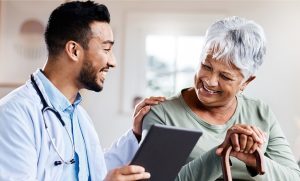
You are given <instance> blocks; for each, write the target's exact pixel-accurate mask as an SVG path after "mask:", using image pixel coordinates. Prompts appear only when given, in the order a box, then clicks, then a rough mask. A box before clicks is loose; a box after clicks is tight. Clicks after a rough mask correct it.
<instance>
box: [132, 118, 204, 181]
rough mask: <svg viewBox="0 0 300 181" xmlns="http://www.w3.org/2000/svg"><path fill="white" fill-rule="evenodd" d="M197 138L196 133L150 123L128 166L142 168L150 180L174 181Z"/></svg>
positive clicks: (198, 133)
mask: <svg viewBox="0 0 300 181" xmlns="http://www.w3.org/2000/svg"><path fill="white" fill-rule="evenodd" d="M201 135H202V132H201V131H199V130H190V129H183V128H176V127H171V126H163V125H156V124H154V125H152V126H151V128H150V130H149V132H148V134H147V135H146V137H145V139H144V141H143V142H142V144H141V146H140V148H139V149H138V151H137V152H136V154H135V156H134V158H133V159H132V161H131V163H130V164H131V165H140V166H143V167H144V168H145V169H146V171H147V172H149V173H150V174H151V178H150V181H174V179H175V178H176V176H177V174H178V172H179V171H180V169H181V167H182V166H183V165H184V164H185V162H186V160H187V157H188V156H189V154H190V153H191V151H192V149H193V148H194V146H195V144H196V143H197V141H198V139H199V138H200V136H201Z"/></svg>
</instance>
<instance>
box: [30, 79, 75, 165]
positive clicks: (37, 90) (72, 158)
mask: <svg viewBox="0 0 300 181" xmlns="http://www.w3.org/2000/svg"><path fill="white" fill-rule="evenodd" d="M30 79H31V82H32V85H33V88H34V89H35V90H36V92H37V94H38V96H39V98H40V100H41V102H42V104H43V108H42V110H41V112H42V116H43V121H44V125H45V129H46V132H47V135H48V137H49V139H50V142H51V144H52V146H53V148H54V150H55V152H56V153H57V155H58V156H59V158H60V160H61V161H55V162H54V165H55V166H57V165H60V164H62V163H64V164H73V163H75V160H74V154H75V144H74V142H73V139H72V137H71V134H70V133H69V131H68V130H67V128H66V126H65V122H64V121H63V120H62V117H61V115H60V114H59V112H58V111H57V110H55V109H54V108H51V107H50V106H49V105H48V103H47V102H46V100H45V98H44V96H43V94H42V92H41V90H40V89H39V87H38V85H37V83H36V81H35V80H34V76H33V75H32V74H31V76H30ZM46 111H50V112H52V113H53V114H54V115H55V116H56V117H57V119H58V120H59V121H60V123H61V125H62V126H63V127H64V129H65V131H66V132H67V134H68V137H69V140H70V142H71V144H72V150H73V151H72V156H71V159H70V160H69V161H65V159H63V157H62V155H61V154H60V153H59V151H58V148H57V146H56V145H55V143H54V141H53V139H52V137H51V135H50V133H49V130H48V125H47V123H46V118H45V114H46Z"/></svg>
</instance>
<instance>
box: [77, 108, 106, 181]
mask: <svg viewBox="0 0 300 181" xmlns="http://www.w3.org/2000/svg"><path fill="white" fill-rule="evenodd" d="M79 110H80V112H81V113H80V114H79V116H78V118H79V119H78V122H79V126H80V128H81V132H82V135H83V139H84V142H85V145H86V152H87V157H88V164H89V170H90V177H91V180H103V179H104V178H105V175H106V172H107V171H106V170H107V168H106V165H105V160H104V155H103V152H102V148H101V145H100V142H99V139H98V135H97V133H96V131H95V129H94V126H93V124H92V121H91V120H89V117H88V115H87V114H86V113H85V111H83V110H82V108H79ZM87 118H88V119H87Z"/></svg>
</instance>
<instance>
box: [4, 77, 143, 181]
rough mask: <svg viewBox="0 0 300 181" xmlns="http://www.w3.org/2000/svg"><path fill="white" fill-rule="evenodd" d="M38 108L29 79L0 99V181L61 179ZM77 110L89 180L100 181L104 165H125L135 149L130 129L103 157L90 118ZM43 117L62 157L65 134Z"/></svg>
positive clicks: (52, 117) (39, 101)
mask: <svg viewBox="0 0 300 181" xmlns="http://www.w3.org/2000/svg"><path fill="white" fill-rule="evenodd" d="M35 74H36V73H35ZM35 80H36V82H37V84H38V86H39V88H40V90H41V91H42V93H43V96H44V97H45V99H46V101H47V102H49V98H48V97H47V95H46V94H45V92H44V89H43V86H42V83H41V82H40V80H39V79H38V78H37V77H36V76H35ZM48 104H49V103H48ZM49 105H50V104H49ZM42 107H43V106H42V103H41V100H40V98H39V96H38V95H37V93H36V90H35V89H34V88H33V86H32V84H31V81H30V80H29V81H28V82H27V83H26V84H25V85H23V86H21V87H20V88H18V89H17V90H15V91H14V92H12V93H11V94H9V95H8V96H6V97H5V98H3V99H1V100H0V180H1V181H2V180H46V181H48V180H49V181H50V180H51V181H55V180H60V179H61V176H62V172H63V169H62V167H63V166H64V164H61V165H59V166H54V164H53V163H54V161H56V160H60V159H59V157H58V155H57V153H56V151H55V150H54V148H53V146H52V145H51V143H50V139H49V137H48V135H47V132H46V129H45V126H44V121H43V117H42V113H41V109H42ZM78 110H79V112H80V113H81V114H78V115H81V117H79V118H78V120H79V124H80V127H81V130H82V135H83V138H84V140H85V144H86V151H87V157H88V165H89V171H90V177H91V180H95V181H99V180H103V179H104V178H105V175H106V173H107V166H106V163H105V162H107V164H108V167H109V169H112V168H114V167H117V166H121V165H124V164H127V163H128V162H129V161H130V160H131V159H132V157H133V155H134V154H135V152H136V150H137V149H138V142H137V140H136V139H135V137H134V135H133V133H132V131H131V130H130V131H128V132H127V133H126V134H125V135H124V136H123V137H121V138H120V140H118V141H117V142H116V143H115V144H114V145H113V146H112V147H111V148H110V150H108V151H107V152H106V153H105V154H104V153H103V151H102V148H101V145H100V142H99V139H98V136H97V133H96V131H95V129H94V126H93V123H92V121H91V119H90V118H89V116H88V114H87V113H86V112H85V110H84V109H83V108H82V107H81V106H80V105H78ZM45 117H46V120H47V124H48V126H49V132H50V134H51V136H52V139H53V140H54V142H55V144H56V146H57V147H58V150H59V152H60V153H61V154H62V156H63V157H64V156H65V155H64V153H65V145H66V144H67V143H64V140H65V139H62V137H63V136H66V131H65V130H64V128H63V126H62V125H61V123H60V122H59V121H58V120H57V118H56V117H55V116H53V115H52V116H51V115H45ZM52 120H53V121H52Z"/></svg>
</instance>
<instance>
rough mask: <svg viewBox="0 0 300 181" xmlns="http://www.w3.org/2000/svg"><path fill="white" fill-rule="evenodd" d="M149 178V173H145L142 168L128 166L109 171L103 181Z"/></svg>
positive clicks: (131, 180) (130, 180) (128, 180)
mask: <svg viewBox="0 0 300 181" xmlns="http://www.w3.org/2000/svg"><path fill="white" fill-rule="evenodd" d="M149 178H150V173H148V172H145V169H144V168H143V167H141V166H137V165H129V166H124V167H121V168H117V169H113V170H111V171H109V172H108V174H107V175H106V177H105V179H104V181H133V180H142V179H149Z"/></svg>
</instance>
